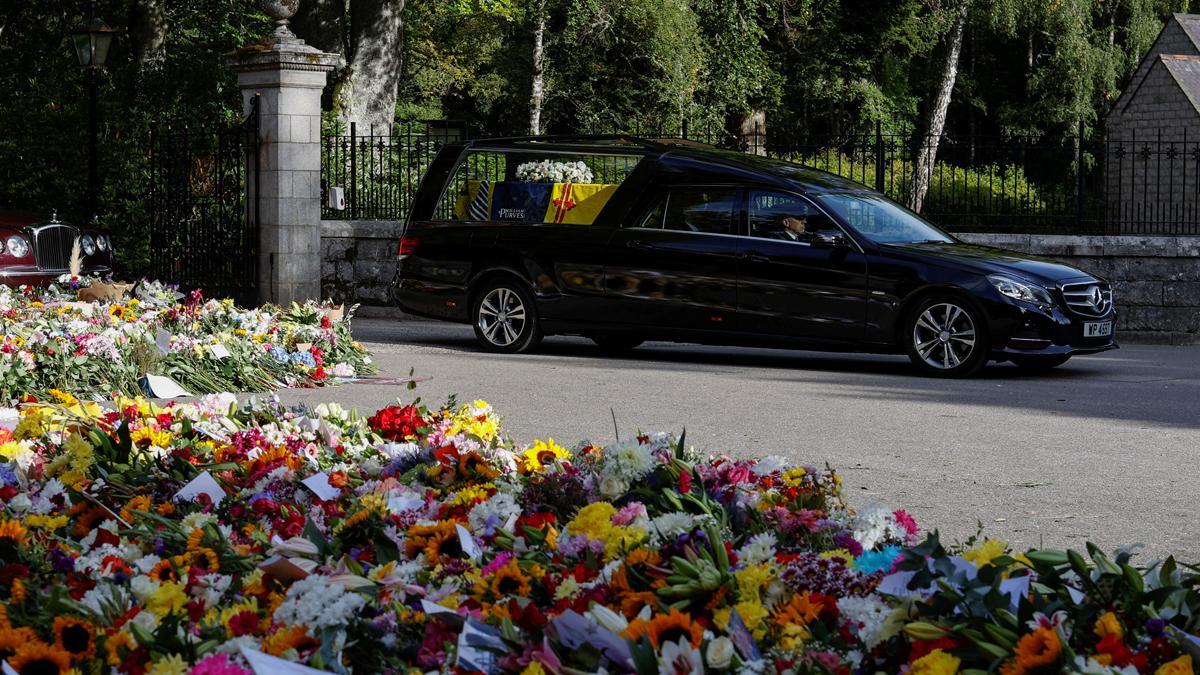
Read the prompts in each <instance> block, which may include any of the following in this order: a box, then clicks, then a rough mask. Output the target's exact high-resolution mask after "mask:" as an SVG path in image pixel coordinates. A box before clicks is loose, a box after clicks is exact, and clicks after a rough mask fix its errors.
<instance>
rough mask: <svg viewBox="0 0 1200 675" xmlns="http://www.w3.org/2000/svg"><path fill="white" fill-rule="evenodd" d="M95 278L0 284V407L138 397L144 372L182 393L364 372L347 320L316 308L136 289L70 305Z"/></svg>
mask: <svg viewBox="0 0 1200 675" xmlns="http://www.w3.org/2000/svg"><path fill="white" fill-rule="evenodd" d="M93 284H97V285H98V284H99V281H98V280H96V279H90V278H86V277H85V278H79V277H70V278H66V279H64V280H63V281H61V282H60V283H59V284H55V285H51V286H50V287H48V288H35V287H29V286H23V287H20V288H10V287H7V286H0V328H3V337H2V338H0V400H7V401H13V400H16V399H18V398H19V397H21V396H24V395H26V394H33V395H34V396H39V397H45V396H46V395H47V393H48V392H49V390H50V389H54V388H59V389H71V390H72V391H73V392H74V393H75V394H76V395H79V396H87V397H91V396H99V397H101V398H107V397H109V396H112V395H113V394H121V395H127V396H132V395H137V394H141V393H143V392H146V391H147V381H146V380H145V377H144V376H146V375H147V374H149V375H155V376H165V377H168V378H170V379H171V380H172V381H174V382H175V383H176V384H178V385H180V386H182V388H183V389H184V390H185V391H187V392H190V393H197V394H199V393H215V392H221V391H266V390H270V389H276V388H279V387H280V386H317V385H320V384H322V383H324V382H325V381H327V380H328V379H331V378H339V377H353V376H355V375H363V374H369V373H371V372H373V370H372V367H371V366H370V358H369V356H368V355H367V353H366V351H365V350H364V349H363V348H362V346H361V345H359V344H358V343H356V342H355V341H354V340H353V338H351V336H350V325H349V320H348V318H347V317H341V316H339V314H340V310H338V311H334V310H331V309H329V308H326V307H322V306H319V305H316V304H311V303H310V304H306V305H303V306H298V305H293V306H292V307H291V308H290V309H284V308H280V307H272V306H267V307H263V308H259V309H249V310H247V309H240V308H238V307H235V306H234V304H233V301H232V300H206V299H204V298H203V297H201V296H200V295H199V293H193V294H192V295H190V296H186V297H185V296H182V295H181V294H179V293H177V292H176V291H175V289H174V288H173V287H170V286H165V285H163V284H160V283H154V282H142V283H140V284H138V285H137V287H136V291H135V292H133V293H132V294H126V295H122V294H116V295H115V296H114V297H110V298H105V299H102V300H95V301H80V300H79V297H81V295H85V294H86V289H88V288H90V287H92V286H93Z"/></svg>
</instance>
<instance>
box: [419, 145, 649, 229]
mask: <svg viewBox="0 0 1200 675" xmlns="http://www.w3.org/2000/svg"><path fill="white" fill-rule="evenodd" d="M640 159H641V158H640V157H637V156H630V155H613V154H586V155H576V154H564V153H552V152H537V151H536V150H524V149H522V150H471V151H469V152H468V153H467V154H466V156H465V157H464V158H463V160H462V162H461V164H460V165H459V167H458V169H457V170H456V171H455V173H454V175H453V176H452V177H451V178H450V180H449V182H448V183H447V185H446V188H445V191H444V192H443V193H442V198H441V201H440V202H439V204H438V208H437V210H436V211H435V219H436V220H444V221H456V222H491V223H526V224H535V225H536V224H554V225H579V226H588V225H593V224H594V223H595V221H596V217H597V216H599V215H600V212H601V211H602V210H603V209H604V206H605V205H606V204H607V203H608V200H609V199H611V198H612V195H613V193H615V192H616V190H617V188H618V187H620V184H621V182H622V181H624V180H625V177H626V176H628V175H629V173H631V172H632V171H633V169H634V167H635V166H636V165H637V163H638V161H639V160H640Z"/></svg>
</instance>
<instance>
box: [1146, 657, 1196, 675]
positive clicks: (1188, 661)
mask: <svg viewBox="0 0 1200 675" xmlns="http://www.w3.org/2000/svg"><path fill="white" fill-rule="evenodd" d="M1154 675H1192V657H1191V655H1189V654H1184V655H1183V656H1180V657H1179V658H1177V659H1175V660H1174V661H1168V662H1167V663H1164V664H1162V665H1161V666H1159V667H1158V670H1156V671H1154Z"/></svg>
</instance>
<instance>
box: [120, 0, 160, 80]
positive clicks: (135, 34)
mask: <svg viewBox="0 0 1200 675" xmlns="http://www.w3.org/2000/svg"><path fill="white" fill-rule="evenodd" d="M129 41H130V43H131V44H132V45H133V60H134V62H135V63H136V64H137V72H138V73H139V74H140V73H143V72H145V71H146V70H147V69H149V68H153V67H154V66H156V65H157V64H159V63H161V62H162V59H163V56H164V49H163V48H164V47H165V45H166V43H167V7H166V0H134V3H133V6H132V7H131V8H130V10H129Z"/></svg>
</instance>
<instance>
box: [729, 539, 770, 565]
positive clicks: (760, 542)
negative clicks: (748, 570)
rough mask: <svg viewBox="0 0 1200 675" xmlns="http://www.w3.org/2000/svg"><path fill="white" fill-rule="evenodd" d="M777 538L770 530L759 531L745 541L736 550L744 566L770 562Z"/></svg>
mask: <svg viewBox="0 0 1200 675" xmlns="http://www.w3.org/2000/svg"><path fill="white" fill-rule="evenodd" d="M778 545H779V540H778V539H776V538H775V535H774V534H772V533H770V532H760V533H758V534H756V535H754V536H753V537H750V540H749V541H747V542H746V544H745V545H744V546H742V548H741V549H740V550H739V551H738V558H739V559H740V560H741V561H742V562H743V563H745V564H746V566H751V565H757V564H759V563H765V562H770V561H772V560H774V559H775V548H776V546H778Z"/></svg>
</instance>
